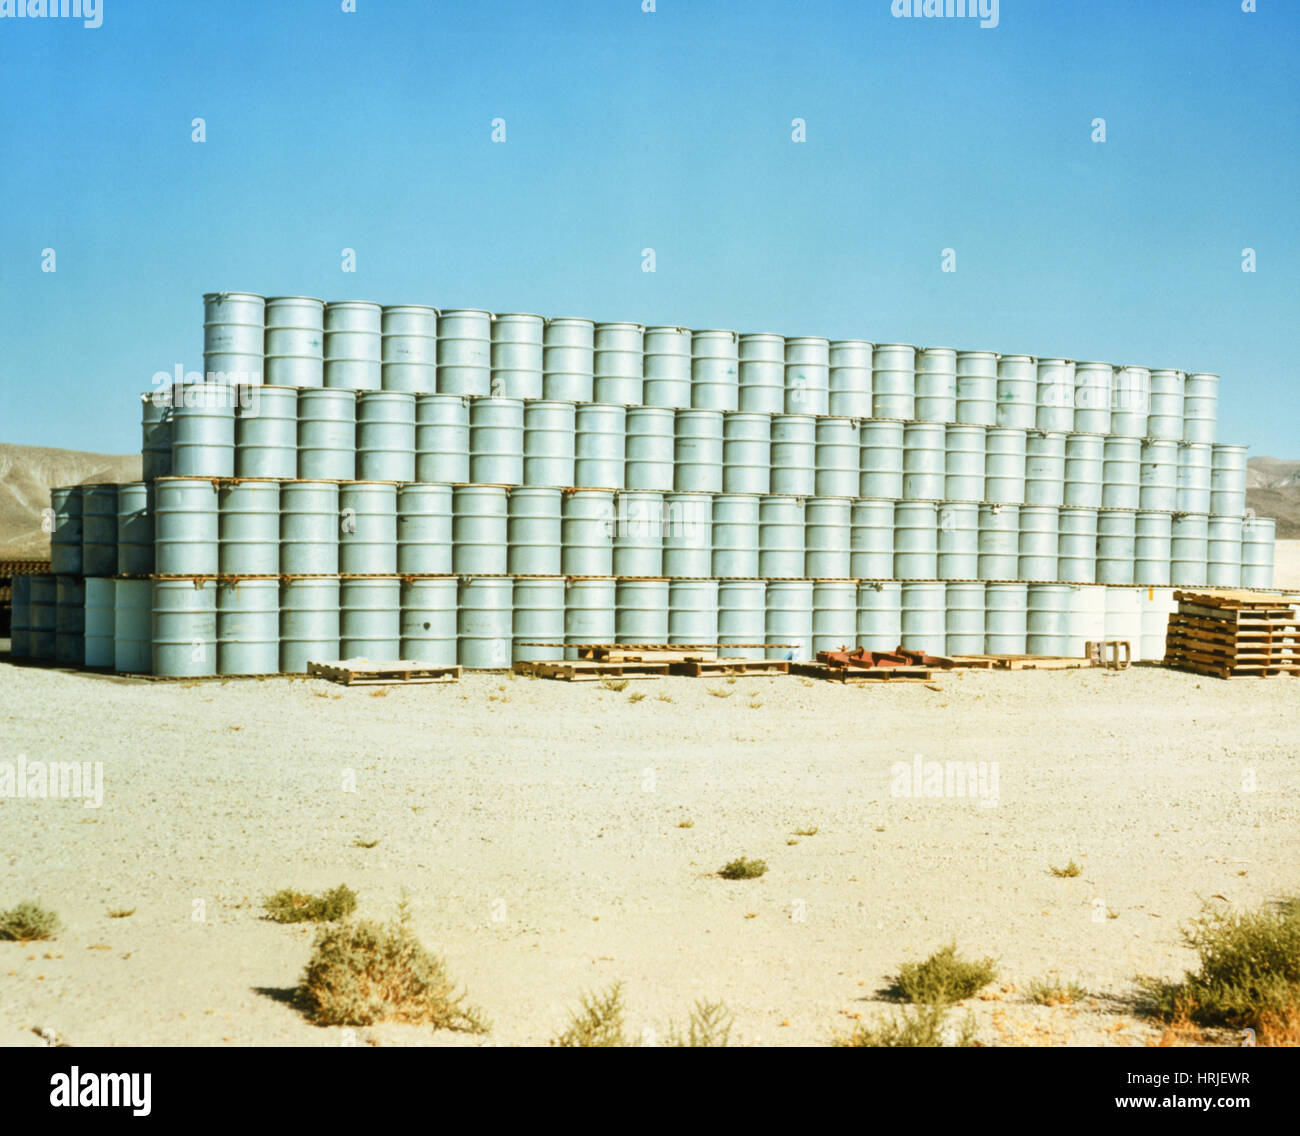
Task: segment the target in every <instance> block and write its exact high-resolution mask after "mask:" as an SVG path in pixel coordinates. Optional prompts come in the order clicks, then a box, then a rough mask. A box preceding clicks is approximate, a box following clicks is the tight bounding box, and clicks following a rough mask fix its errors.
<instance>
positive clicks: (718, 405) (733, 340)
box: [691, 331, 740, 411]
mask: <svg viewBox="0 0 1300 1136" xmlns="http://www.w3.org/2000/svg"><path fill="white" fill-rule="evenodd" d="M739 341H740V336H738V335H737V334H736V333H735V332H734V331H697V332H695V333H693V334H692V335H691V406H692V407H694V408H695V409H696V410H715V411H717V410H739V409H740V374H739V371H740V358H739Z"/></svg>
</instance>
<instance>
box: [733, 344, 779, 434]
mask: <svg viewBox="0 0 1300 1136" xmlns="http://www.w3.org/2000/svg"><path fill="white" fill-rule="evenodd" d="M738 358H739V363H740V397H739V407H740V409H741V411H743V412H745V413H747V414H780V413H781V412H782V411H784V410H785V340H784V339H783V338H782V337H781V336H779V335H769V334H767V333H758V334H754V335H742V336H741V337H740V343H739V344H738Z"/></svg>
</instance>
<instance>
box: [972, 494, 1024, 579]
mask: <svg viewBox="0 0 1300 1136" xmlns="http://www.w3.org/2000/svg"><path fill="white" fill-rule="evenodd" d="M979 542H980V543H979V578H980V579H981V580H1016V579H1019V577H1020V506H1019V505H999V504H986V505H981V506H980V531H979Z"/></svg>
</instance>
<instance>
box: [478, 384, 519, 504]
mask: <svg viewBox="0 0 1300 1136" xmlns="http://www.w3.org/2000/svg"><path fill="white" fill-rule="evenodd" d="M469 479H470V481H472V482H473V483H474V484H476V485H520V484H522V483H523V480H524V404H523V403H522V402H521V401H520V400H519V399H517V398H475V399H471V400H470V405H469Z"/></svg>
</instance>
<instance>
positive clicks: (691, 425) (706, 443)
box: [673, 410, 722, 493]
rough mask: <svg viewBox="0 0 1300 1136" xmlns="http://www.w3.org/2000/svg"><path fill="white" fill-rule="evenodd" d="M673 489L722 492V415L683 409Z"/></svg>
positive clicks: (679, 426) (713, 411) (718, 411)
mask: <svg viewBox="0 0 1300 1136" xmlns="http://www.w3.org/2000/svg"><path fill="white" fill-rule="evenodd" d="M676 439H677V440H676V447H675V454H676V466H675V472H674V476H673V488H675V489H678V490H682V491H686V490H692V491H695V492H698V493H721V492H722V412H721V411H720V410H679V411H678V412H677V422H676Z"/></svg>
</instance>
